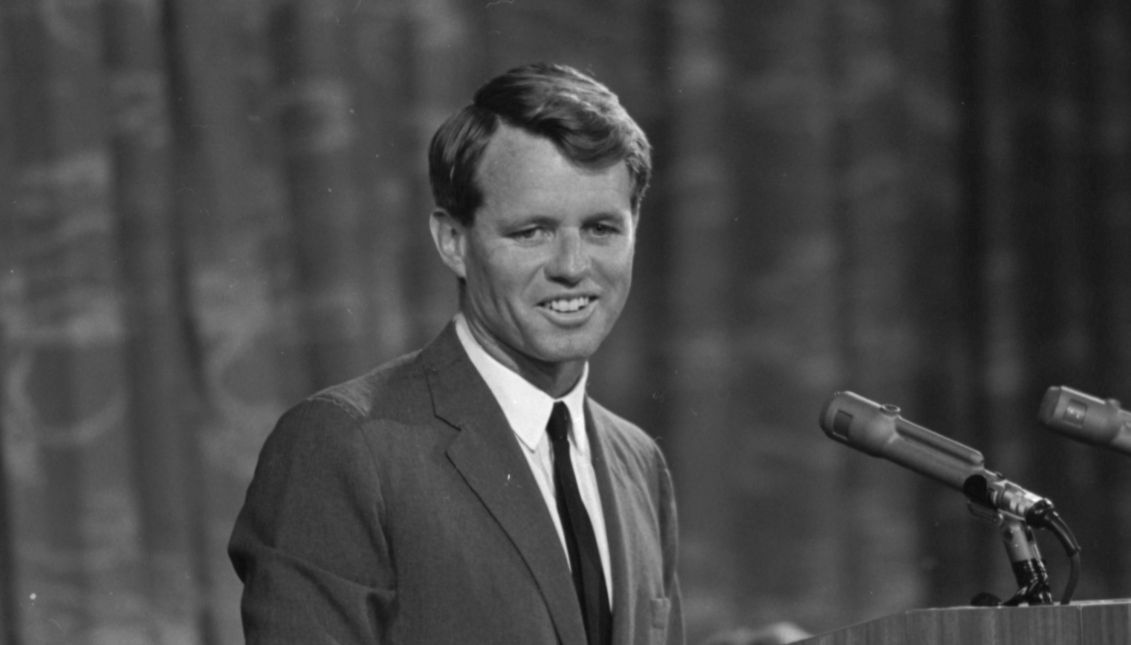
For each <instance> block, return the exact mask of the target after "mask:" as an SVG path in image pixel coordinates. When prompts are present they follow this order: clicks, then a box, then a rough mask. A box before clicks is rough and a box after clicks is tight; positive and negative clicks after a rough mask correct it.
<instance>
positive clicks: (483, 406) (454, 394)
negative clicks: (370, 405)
mask: <svg viewBox="0 0 1131 645" xmlns="http://www.w3.org/2000/svg"><path fill="white" fill-rule="evenodd" d="M422 358H423V360H424V364H425V367H426V369H427V374H428V382H429V387H430V388H431V392H432V401H433V405H434V406H435V412H436V416H437V417H439V418H441V419H443V420H444V421H446V422H448V423H450V424H451V425H452V426H454V427H456V428H459V429H460V433H459V435H458V436H457V437H456V439H455V441H453V442H452V444H451V446H450V447H449V448H448V452H447V454H448V458H449V459H450V460H451V462H452V464H453V465H454V466H455V467H456V469H457V470H459V472H460V474H461V475H462V476H463V478H464V480H465V481H466V482H467V484H468V486H470V487H471V488H472V489H473V490H474V491H475V494H476V495H477V496H478V497H479V499H480V500H481V501H482V502H483V505H484V506H485V507H487V510H488V511H489V512H490V513H491V515H492V516H493V517H494V518H495V520H496V521H497V522H498V523H499V525H500V526H501V527H502V528H503V530H504V531H505V532H506V534H507V536H508V537H509V538H510V540H511V542H512V543H513V544H514V547H515V548H516V549H517V550H518V552H519V553H520V554H521V555H522V558H523V560H525V562H526V564H527V566H528V567H529V569H530V573H531V575H533V576H534V579H535V581H536V582H537V584H538V587H539V588H540V589H541V591H542V596H543V598H544V599H545V601H546V605H547V607H548V608H549V612H550V616H551V618H552V620H553V621H554V626H555V629H556V630H557V632H558V636H559V639H560V641H561V642H562V643H566V644H572V643H584V642H585V630H584V626H583V625H582V622H581V615H580V613H579V612H578V611H577V596H576V595H575V593H574V589H573V581H572V578H571V577H570V573H569V566H568V563H567V562H566V558H565V554H564V553H563V552H562V548H561V542H560V540H559V539H558V535H557V531H555V529H554V525H553V522H552V521H551V519H550V517H549V514H548V511H547V509H546V503H545V502H544V501H543V499H542V494H541V492H540V491H539V489H538V484H537V483H536V482H535V481H534V476H533V474H532V473H531V472H530V465H529V464H528V463H527V461H526V458H525V457H524V456H523V455H522V452H521V449H520V448H519V446H518V443H517V441H516V440H515V438H514V433H513V432H512V431H511V428H510V425H509V424H508V423H507V420H506V417H505V416H504V415H503V411H502V409H500V408H499V405H498V404H497V403H496V402H495V399H494V396H493V395H492V394H491V391H490V389H489V388H488V387H487V384H486V383H484V382H483V379H482V377H480V376H479V373H478V372H477V371H476V370H475V367H474V366H473V365H472V364H471V361H470V360H469V359H468V358H467V355H466V353H465V352H464V350H463V347H462V346H461V345H460V344H459V339H458V338H457V336H456V334H455V329H454V327H453V326H452V325H449V326H448V327H447V328H446V329H445V330H444V332H443V333H442V334H441V335H440V337H439V338H437V340H436V342H434V343H433V344H432V345H430V346H429V347H428V348H427V349H426V350H425V352H424V354H423V356H422Z"/></svg>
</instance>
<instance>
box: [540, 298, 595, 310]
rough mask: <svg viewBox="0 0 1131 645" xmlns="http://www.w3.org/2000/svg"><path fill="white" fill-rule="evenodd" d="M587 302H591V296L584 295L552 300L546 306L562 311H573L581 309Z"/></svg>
mask: <svg viewBox="0 0 1131 645" xmlns="http://www.w3.org/2000/svg"><path fill="white" fill-rule="evenodd" d="M587 304H589V298H586V297H583V296H582V297H577V298H569V299H563V300H551V301H550V302H548V303H547V304H546V306H547V307H549V308H550V309H552V310H554V311H557V312H560V313H572V312H574V311H580V310H581V308H582V307H584V306H585V305H587Z"/></svg>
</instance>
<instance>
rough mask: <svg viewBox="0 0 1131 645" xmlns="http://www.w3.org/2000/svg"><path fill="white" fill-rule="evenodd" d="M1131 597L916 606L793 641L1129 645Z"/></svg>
mask: <svg viewBox="0 0 1131 645" xmlns="http://www.w3.org/2000/svg"><path fill="white" fill-rule="evenodd" d="M1127 643H1131V600H1127V599H1124V600H1098V601H1083V602H1073V603H1070V604H1068V605H1035V606H1029V607H950V608H943V609H915V610H910V611H907V612H904V613H902V614H894V615H891V616H885V617H883V618H877V619H875V620H870V621H867V622H863V623H859V624H857V625H852V626H849V627H845V628H843V629H838V630H835V631H832V632H827V633H825V634H820V635H818V636H814V637H812V638H806V639H804V640H800V641H796V642H795V643H794V644H793V645H908V644H913V645H1126V644H1127Z"/></svg>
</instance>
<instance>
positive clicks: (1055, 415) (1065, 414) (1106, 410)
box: [1037, 385, 1131, 454]
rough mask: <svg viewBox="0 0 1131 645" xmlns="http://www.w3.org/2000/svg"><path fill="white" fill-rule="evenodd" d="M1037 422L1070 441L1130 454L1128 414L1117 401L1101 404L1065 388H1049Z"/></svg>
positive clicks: (1129, 422) (1130, 416)
mask: <svg viewBox="0 0 1131 645" xmlns="http://www.w3.org/2000/svg"><path fill="white" fill-rule="evenodd" d="M1037 416H1038V418H1039V419H1040V421H1041V423H1043V424H1044V425H1045V427H1047V428H1049V429H1050V430H1054V431H1056V432H1057V433H1059V434H1062V435H1064V436H1066V437H1068V438H1069V439H1074V440H1076V441H1080V442H1083V443H1088V444H1093V445H1096V446H1100V447H1102V448H1108V449H1110V450H1115V451H1118V452H1122V453H1126V454H1131V412H1128V411H1126V410H1123V409H1122V408H1120V407H1119V401H1116V400H1115V399H1108V400H1106V401H1103V400H1100V399H1098V398H1096V397H1094V396H1091V395H1088V394H1084V393H1083V392H1080V391H1079V390H1074V389H1072V388H1070V387H1068V386H1064V385H1061V386H1059V387H1058V386H1056V385H1054V386H1052V387H1050V388H1049V389H1048V391H1046V392H1045V396H1044V398H1043V399H1041V409H1040V412H1039V413H1038V415H1037Z"/></svg>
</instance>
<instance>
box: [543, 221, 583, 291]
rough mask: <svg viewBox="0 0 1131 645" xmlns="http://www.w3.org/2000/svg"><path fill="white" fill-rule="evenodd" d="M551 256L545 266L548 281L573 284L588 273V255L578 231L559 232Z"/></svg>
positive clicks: (563, 230)
mask: <svg viewBox="0 0 1131 645" xmlns="http://www.w3.org/2000/svg"><path fill="white" fill-rule="evenodd" d="M553 254H554V255H553V257H552V258H550V261H549V262H548V263H547V264H546V272H547V274H548V275H549V277H550V279H552V280H560V281H562V282H567V283H571V284H575V283H577V282H580V281H581V279H582V278H584V277H585V275H586V274H587V273H588V271H589V254H588V253H587V251H586V249H585V244H584V242H583V241H582V239H581V233H580V232H579V231H576V230H573V229H562V230H561V231H559V234H558V236H557V240H555V244H554V250H553Z"/></svg>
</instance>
